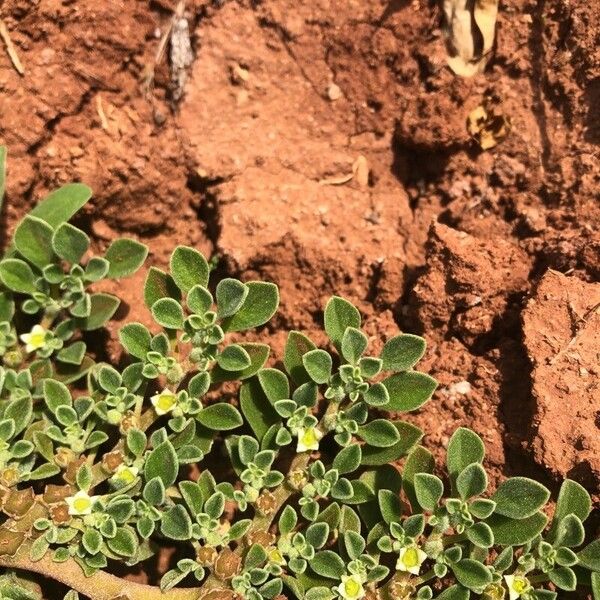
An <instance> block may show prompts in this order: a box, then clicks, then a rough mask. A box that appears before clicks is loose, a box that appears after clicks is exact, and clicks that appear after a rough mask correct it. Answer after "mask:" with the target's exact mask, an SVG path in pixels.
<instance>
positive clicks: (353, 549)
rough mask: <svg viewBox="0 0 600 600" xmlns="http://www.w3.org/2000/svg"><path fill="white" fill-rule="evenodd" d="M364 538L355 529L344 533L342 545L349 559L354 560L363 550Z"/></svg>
mask: <svg viewBox="0 0 600 600" xmlns="http://www.w3.org/2000/svg"><path fill="white" fill-rule="evenodd" d="M365 545H366V544H365V540H364V539H363V537H362V536H361V535H360V534H359V533H356V532H355V531H346V532H345V533H344V547H345V548H346V552H347V553H348V556H349V557H350V559H351V560H356V559H357V558H358V557H359V556H360V555H361V554H362V553H363V552H364V550H365Z"/></svg>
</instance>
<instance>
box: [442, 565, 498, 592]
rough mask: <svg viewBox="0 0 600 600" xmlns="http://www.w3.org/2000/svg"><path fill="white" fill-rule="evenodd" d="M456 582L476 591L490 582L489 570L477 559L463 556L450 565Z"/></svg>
mask: <svg viewBox="0 0 600 600" xmlns="http://www.w3.org/2000/svg"><path fill="white" fill-rule="evenodd" d="M452 571H453V572H454V575H455V576H456V579H457V580H458V583H460V584H461V585H464V586H465V587H466V588H469V589H470V590H473V591H478V590H480V589H481V588H484V587H485V586H486V585H489V584H490V583H492V574H491V572H490V570H489V569H488V568H487V567H486V566H485V565H483V564H481V563H480V562H479V561H477V560H473V559H471V558H464V559H463V560H460V561H458V562H457V563H454V564H453V565H452Z"/></svg>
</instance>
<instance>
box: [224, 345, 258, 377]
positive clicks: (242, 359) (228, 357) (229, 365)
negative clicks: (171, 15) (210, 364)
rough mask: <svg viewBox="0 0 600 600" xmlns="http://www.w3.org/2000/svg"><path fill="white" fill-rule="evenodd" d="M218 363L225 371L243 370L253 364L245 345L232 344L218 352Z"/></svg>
mask: <svg viewBox="0 0 600 600" xmlns="http://www.w3.org/2000/svg"><path fill="white" fill-rule="evenodd" d="M217 364H218V365H219V366H220V367H221V368H222V369H224V370H225V371H242V370H244V369H247V368H248V367H249V366H250V365H251V364H252V360H251V358H250V355H249V354H248V353H247V352H246V350H244V348H243V346H240V345H239V344H231V345H229V346H227V347H225V348H224V349H223V351H222V352H220V353H219V354H218V356H217Z"/></svg>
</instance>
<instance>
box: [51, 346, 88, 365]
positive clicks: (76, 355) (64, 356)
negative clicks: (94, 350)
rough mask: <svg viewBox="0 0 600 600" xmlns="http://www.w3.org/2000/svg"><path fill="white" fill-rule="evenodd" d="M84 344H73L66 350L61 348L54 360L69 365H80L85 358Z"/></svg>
mask: <svg viewBox="0 0 600 600" xmlns="http://www.w3.org/2000/svg"><path fill="white" fill-rule="evenodd" d="M85 350H86V345H85V342H74V343H73V344H71V345H70V346H67V347H66V348H62V349H61V350H60V351H59V352H58V354H57V355H56V360H59V361H60V362H63V363H67V364H69V365H80V364H81V363H82V362H83V358H84V356H85Z"/></svg>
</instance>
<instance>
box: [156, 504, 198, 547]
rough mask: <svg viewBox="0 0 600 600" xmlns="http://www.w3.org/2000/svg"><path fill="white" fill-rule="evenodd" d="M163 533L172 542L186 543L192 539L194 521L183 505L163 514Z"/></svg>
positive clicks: (178, 505)
mask: <svg viewBox="0 0 600 600" xmlns="http://www.w3.org/2000/svg"><path fill="white" fill-rule="evenodd" d="M161 531H162V533H163V535H165V536H167V537H168V538H170V539H172V540H178V541H184V540H189V539H190V538H191V537H192V520H191V519H190V515H189V514H188V512H187V510H185V508H184V507H183V506H182V505H181V504H177V505H175V506H174V507H173V508H171V509H169V510H168V511H167V512H165V513H164V514H163V516H162V524H161Z"/></svg>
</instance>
